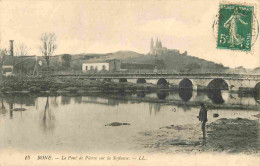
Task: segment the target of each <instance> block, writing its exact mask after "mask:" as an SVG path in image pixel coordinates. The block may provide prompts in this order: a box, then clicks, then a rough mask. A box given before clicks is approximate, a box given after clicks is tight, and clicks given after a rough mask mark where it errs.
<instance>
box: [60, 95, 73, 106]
mask: <svg viewBox="0 0 260 166" xmlns="http://www.w3.org/2000/svg"><path fill="white" fill-rule="evenodd" d="M70 99H71V97H70V96H61V104H62V105H67V104H70Z"/></svg>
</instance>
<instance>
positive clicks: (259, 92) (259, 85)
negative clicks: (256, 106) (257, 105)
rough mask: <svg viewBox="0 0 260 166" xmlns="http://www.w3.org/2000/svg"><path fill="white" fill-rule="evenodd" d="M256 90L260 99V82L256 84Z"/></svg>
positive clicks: (256, 96) (256, 94)
mask: <svg viewBox="0 0 260 166" xmlns="http://www.w3.org/2000/svg"><path fill="white" fill-rule="evenodd" d="M254 91H255V98H257V99H258V100H259V99H260V82H258V83H257V84H256V85H255V87H254Z"/></svg>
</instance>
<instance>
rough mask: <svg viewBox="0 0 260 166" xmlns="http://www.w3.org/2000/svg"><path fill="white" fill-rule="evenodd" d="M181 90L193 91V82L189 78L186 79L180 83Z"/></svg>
mask: <svg viewBox="0 0 260 166" xmlns="http://www.w3.org/2000/svg"><path fill="white" fill-rule="evenodd" d="M179 90H193V84H192V81H191V80H190V79H188V78H184V79H183V80H181V82H180V83H179Z"/></svg>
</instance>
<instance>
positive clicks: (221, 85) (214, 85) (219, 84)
mask: <svg viewBox="0 0 260 166" xmlns="http://www.w3.org/2000/svg"><path fill="white" fill-rule="evenodd" d="M207 88H208V89H209V90H228V89H229V88H228V84H227V82H226V81H225V80H224V79H222V78H215V79H213V80H212V81H210V83H209V84H208V86H207Z"/></svg>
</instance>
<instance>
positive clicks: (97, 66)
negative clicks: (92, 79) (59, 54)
mask: <svg viewBox="0 0 260 166" xmlns="http://www.w3.org/2000/svg"><path fill="white" fill-rule="evenodd" d="M89 70H96V71H100V70H109V63H108V62H107V63H83V64H82V71H83V72H85V71H89Z"/></svg>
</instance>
